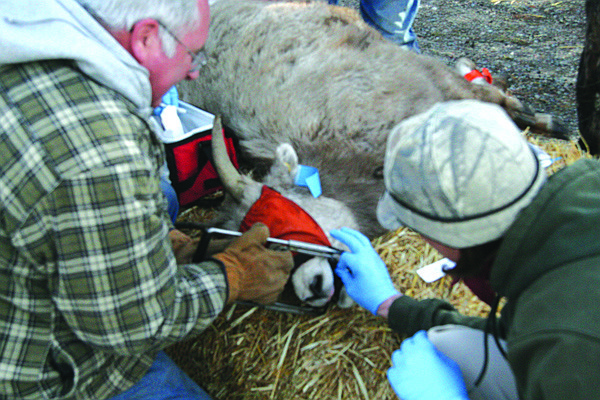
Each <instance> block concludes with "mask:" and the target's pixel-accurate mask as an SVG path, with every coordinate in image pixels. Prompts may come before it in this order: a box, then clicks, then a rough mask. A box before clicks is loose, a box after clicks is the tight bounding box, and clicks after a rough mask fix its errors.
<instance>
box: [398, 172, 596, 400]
mask: <svg viewBox="0 0 600 400" xmlns="http://www.w3.org/2000/svg"><path fill="white" fill-rule="evenodd" d="M490 283H491V285H492V287H493V288H494V290H495V291H496V292H497V293H498V294H499V295H501V296H503V297H505V298H506V299H507V303H506V305H505V306H504V307H503V309H502V313H501V317H500V325H501V327H502V328H503V331H504V332H506V340H507V344H508V361H509V363H510V365H511V368H512V370H513V372H514V374H515V378H516V380H517V385H518V388H519V394H520V397H521V398H522V399H556V400H559V399H560V400H564V399H569V400H575V399H586V400H589V399H599V398H600V379H599V378H600V162H598V161H596V160H579V161H577V162H576V163H574V164H573V165H571V166H569V167H567V168H565V169H563V170H562V171H560V172H558V173H556V174H554V175H553V176H551V177H550V179H549V180H548V182H547V183H546V184H545V185H544V187H543V188H542V189H541V190H540V192H539V194H538V196H537V197H536V198H535V200H534V201H533V202H532V203H531V204H530V205H529V206H528V207H526V208H525V209H524V210H523V211H522V212H521V213H520V214H519V216H518V217H517V219H516V220H515V222H514V224H513V225H512V226H511V228H510V229H509V230H508V231H507V233H506V235H505V236H504V240H503V243H502V245H501V247H500V249H499V253H498V256H497V258H496V261H495V262H494V264H493V266H492V269H491V277H490ZM389 323H390V326H391V327H392V329H394V330H396V331H398V332H401V333H406V334H413V333H414V332H416V331H417V330H419V329H428V328H430V327H432V326H436V325H443V324H461V325H468V326H471V327H475V328H480V329H483V328H484V326H485V319H483V318H477V317H467V316H463V315H460V314H459V313H458V312H456V311H455V310H454V309H453V308H452V306H450V305H449V304H448V303H446V302H443V301H441V300H439V299H429V300H423V301H416V300H414V299H412V298H410V297H408V296H402V297H401V298H399V299H398V300H396V301H395V302H394V304H393V305H392V307H391V308H390V313H389Z"/></svg>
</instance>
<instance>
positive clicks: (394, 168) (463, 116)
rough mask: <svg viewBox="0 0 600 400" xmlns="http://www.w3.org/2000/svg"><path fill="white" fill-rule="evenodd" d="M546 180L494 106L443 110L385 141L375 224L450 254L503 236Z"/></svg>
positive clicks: (458, 104)
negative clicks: (404, 229)
mask: <svg viewBox="0 0 600 400" xmlns="http://www.w3.org/2000/svg"><path fill="white" fill-rule="evenodd" d="M545 180H546V173H545V171H544V170H543V168H542V167H541V166H540V164H539V161H538V159H537V157H536V155H535V154H534V152H533V150H532V148H531V147H530V146H529V144H528V143H527V141H526V140H525V138H524V137H523V135H522V134H521V131H520V130H519V129H518V128H517V127H516V126H515V124H514V123H513V122H512V120H511V119H510V118H509V117H508V115H507V114H506V113H505V112H504V110H503V109H502V108H500V107H499V106H497V105H493V104H489V103H483V102H480V101H476V100H460V101H451V102H446V103H440V104H437V105H435V106H434V107H432V108H431V109H430V110H428V111H427V112H425V113H422V114H419V115H416V116H414V117H411V118H409V119H407V120H405V121H403V122H401V123H400V124H398V125H397V126H395V127H394V128H393V130H392V132H391V133H390V136H389V138H388V141H387V147H386V154H385V162H384V181H385V187H386V192H385V194H384V195H383V197H382V198H381V199H380V201H379V205H378V207H377V217H378V219H379V222H380V223H381V224H382V225H383V226H384V227H385V228H387V229H391V230H393V229H397V228H399V227H400V226H408V227H410V228H412V229H414V230H415V231H417V232H419V233H421V234H422V235H424V236H426V237H428V238H431V239H433V240H435V241H437V242H440V243H442V244H445V245H447V246H449V247H453V248H466V247H471V246H475V245H478V244H482V243H486V242H489V241H491V240H494V239H497V238H499V237H501V236H502V235H504V232H506V230H507V229H508V227H510V225H511V224H512V223H513V222H514V220H515V217H516V216H517V214H518V213H519V211H520V210H521V209H523V208H524V207H526V206H527V205H528V204H529V203H530V202H531V201H532V200H533V198H534V197H535V195H536V194H537V192H538V191H539V189H540V187H541V186H542V185H543V183H544V182H545Z"/></svg>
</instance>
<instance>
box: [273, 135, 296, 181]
mask: <svg viewBox="0 0 600 400" xmlns="http://www.w3.org/2000/svg"><path fill="white" fill-rule="evenodd" d="M275 159H276V162H278V163H280V164H281V165H284V166H285V167H287V170H288V171H289V173H290V176H292V177H295V176H296V174H297V173H298V154H296V150H294V148H293V147H292V145H291V144H289V143H281V144H280V145H279V146H277V150H275Z"/></svg>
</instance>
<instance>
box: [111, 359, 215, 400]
mask: <svg viewBox="0 0 600 400" xmlns="http://www.w3.org/2000/svg"><path fill="white" fill-rule="evenodd" d="M110 400H212V399H211V397H210V396H209V395H208V394H207V393H206V392H205V391H204V390H202V389H201V388H200V386H198V385H197V384H196V383H195V382H194V381H192V379H191V378H190V377H189V376H187V375H186V374H185V372H183V371H182V370H181V369H180V368H179V367H178V366H177V365H176V364H175V363H174V362H173V361H172V360H171V359H170V358H169V356H167V353H165V352H164V351H161V352H159V353H158V354H157V356H156V360H154V363H153V364H152V366H151V367H150V369H149V370H148V372H147V373H146V375H144V377H143V378H142V379H140V381H139V382H138V383H136V384H135V385H134V386H132V387H131V388H129V389H128V390H126V391H125V392H123V393H121V394H118V395H116V396H115V397H112V398H111V399H110Z"/></svg>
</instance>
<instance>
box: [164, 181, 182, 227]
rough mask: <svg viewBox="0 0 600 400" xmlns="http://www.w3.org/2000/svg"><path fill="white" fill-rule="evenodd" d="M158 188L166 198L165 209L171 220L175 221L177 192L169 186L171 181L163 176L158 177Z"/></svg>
mask: <svg viewBox="0 0 600 400" xmlns="http://www.w3.org/2000/svg"><path fill="white" fill-rule="evenodd" d="M160 188H161V189H162V192H163V194H164V195H165V197H166V199H167V205H168V206H167V209H168V212H169V216H170V217H171V221H173V223H175V221H176V220H177V214H179V200H178V199H177V193H176V192H175V189H174V188H173V186H171V182H169V181H168V179H165V178H161V179H160Z"/></svg>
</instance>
